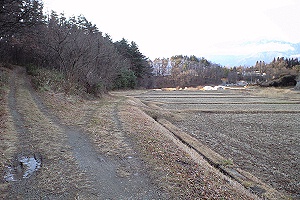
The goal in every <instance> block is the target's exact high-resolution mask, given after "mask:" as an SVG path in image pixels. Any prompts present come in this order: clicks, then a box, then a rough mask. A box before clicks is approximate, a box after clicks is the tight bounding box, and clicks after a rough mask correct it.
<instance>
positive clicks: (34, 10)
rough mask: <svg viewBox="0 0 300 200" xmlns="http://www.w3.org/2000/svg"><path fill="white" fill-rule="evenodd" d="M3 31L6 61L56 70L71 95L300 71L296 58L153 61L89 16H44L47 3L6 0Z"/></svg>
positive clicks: (0, 14) (0, 49)
mask: <svg viewBox="0 0 300 200" xmlns="http://www.w3.org/2000/svg"><path fill="white" fill-rule="evenodd" d="M0 27H1V29H0V55H1V56H0V63H12V64H17V65H24V66H27V68H28V69H29V71H31V73H33V72H35V73H36V71H37V69H43V70H50V71H52V72H53V74H54V75H55V74H57V75H55V76H54V77H53V74H52V76H49V74H47V73H46V74H44V78H43V80H44V79H47V80H48V81H46V82H51V81H53V80H50V79H55V80H58V79H59V80H61V79H63V80H64V82H63V84H62V85H63V90H64V91H65V92H66V93H70V92H72V91H75V90H78V89H79V88H80V89H81V90H83V91H84V92H87V93H91V94H94V95H96V96H99V95H101V94H103V93H105V92H107V91H109V90H113V89H123V88H136V87H143V88H161V87H176V86H179V87H189V86H199V85H217V84H221V83H222V82H223V83H224V82H227V83H236V82H237V81H239V80H246V81H248V82H253V81H254V82H257V81H260V82H261V81H269V80H272V79H276V78H278V77H280V76H282V75H286V74H292V75H294V74H299V71H300V65H299V60H298V59H292V58H277V59H275V58H274V60H273V61H272V62H271V63H269V64H266V63H265V62H263V61H258V62H256V64H255V65H254V66H253V67H250V68H246V67H242V66H239V67H232V68H227V67H223V66H221V65H219V64H215V63H212V62H210V61H208V60H207V59H205V58H203V57H196V56H194V55H192V56H183V55H176V56H172V57H171V58H157V59H154V60H153V61H151V60H149V59H148V58H147V57H146V56H145V55H143V54H142V53H141V52H140V50H139V48H138V45H137V44H136V43H135V42H128V41H127V40H126V39H124V38H123V39H121V40H119V41H115V42H113V41H112V39H111V38H110V36H109V35H108V34H103V33H102V32H101V31H100V30H99V29H98V28H97V26H96V25H94V24H92V23H91V22H90V21H88V20H87V19H86V18H85V17H84V16H77V17H75V16H73V17H69V18H67V17H66V16H65V15H64V14H58V13H56V12H55V11H52V12H51V13H49V14H44V13H43V2H42V1H41V0H2V1H0ZM61 77H63V78H61Z"/></svg>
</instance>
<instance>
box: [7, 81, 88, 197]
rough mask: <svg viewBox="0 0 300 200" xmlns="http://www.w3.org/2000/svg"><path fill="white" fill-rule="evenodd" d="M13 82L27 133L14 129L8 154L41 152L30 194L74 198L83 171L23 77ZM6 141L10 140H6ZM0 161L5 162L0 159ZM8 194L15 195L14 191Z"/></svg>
mask: <svg viewBox="0 0 300 200" xmlns="http://www.w3.org/2000/svg"><path fill="white" fill-rule="evenodd" d="M15 81H16V103H17V104H16V109H17V110H18V112H19V113H20V115H21V116H22V123H23V124H22V125H23V126H24V128H25V130H26V133H25V134H20V133H19V134H16V131H14V132H13V133H14V135H16V136H17V137H18V138H19V140H18V141H14V144H12V143H10V144H8V146H10V147H15V149H14V150H13V151H10V154H12V153H13V154H16V153H22V152H24V151H25V152H27V151H29V152H32V153H38V154H40V155H41V156H42V160H43V161H42V168H41V169H40V170H38V171H37V175H36V178H35V179H33V180H32V181H33V184H31V185H30V191H31V192H30V193H32V194H31V195H33V196H34V195H38V196H39V195H43V194H44V195H46V194H47V195H49V194H51V195H54V196H60V195H67V196H68V197H70V198H73V197H76V196H77V195H78V193H80V190H81V189H82V188H84V187H85V186H84V184H85V183H86V181H85V177H84V175H83V173H81V172H80V171H79V170H78V168H77V164H76V163H75V161H74V158H73V156H72V151H71V149H70V148H69V146H68V145H67V142H66V137H65V135H64V134H63V131H62V130H61V129H60V127H58V126H57V125H55V124H54V123H53V122H52V121H51V120H50V119H49V118H48V117H47V116H45V115H44V114H43V113H42V112H41V111H40V109H39V108H38V107H37V105H36V104H35V102H34V100H33V99H32V96H31V94H30V92H29V91H28V89H27V88H26V87H25V82H24V79H22V78H20V77H18V78H17V79H15ZM6 99H7V98H6ZM16 123H20V122H16ZM11 124H12V123H11ZM6 141H8V142H9V140H7V139H6ZM11 158H12V155H11V157H10V158H9V159H10V160H11ZM1 163H4V162H2V160H1ZM6 163H7V162H6ZM6 189H7V188H6ZM6 189H5V188H4V191H3V193H2V192H1V193H2V194H4V193H6V194H7V191H5V190H6ZM34 193H36V194H34ZM10 195H12V196H14V197H17V196H18V194H17V193H15V194H10Z"/></svg>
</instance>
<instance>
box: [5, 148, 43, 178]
mask: <svg viewBox="0 0 300 200" xmlns="http://www.w3.org/2000/svg"><path fill="white" fill-rule="evenodd" d="M41 166H42V159H41V156H39V155H37V154H34V155H27V156H24V155H22V156H18V157H17V158H16V159H15V160H14V162H13V164H12V165H10V166H7V168H6V172H5V175H4V179H5V181H7V182H13V181H20V180H22V179H26V178H29V177H31V176H32V175H33V174H34V172H36V171H37V170H38V169H39V168H41Z"/></svg>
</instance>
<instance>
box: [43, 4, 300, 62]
mask: <svg viewBox="0 0 300 200" xmlns="http://www.w3.org/2000/svg"><path fill="white" fill-rule="evenodd" d="M44 4H45V10H46V11H47V10H55V11H57V12H58V13H60V12H64V13H65V14H66V15H67V16H71V15H75V16H77V15H79V14H82V15H84V16H85V17H86V18H87V19H88V20H89V21H91V22H92V23H94V24H96V25H97V27H98V28H99V30H100V31H101V32H103V33H108V34H109V35H111V38H112V39H113V41H116V40H120V39H122V38H123V37H124V38H125V39H127V40H128V41H134V42H136V43H137V44H138V46H139V48H140V51H141V52H142V53H143V54H144V55H146V56H147V57H149V58H150V59H154V58H157V57H170V56H173V55H177V54H183V55H196V56H204V57H207V56H209V55H220V54H222V55H223V54H224V55H237V54H240V55H241V54H250V53H256V52H261V51H267V50H285V49H286V50H287V49H289V48H291V47H290V46H289V45H287V44H277V43H268V42H267V43H266V44H261V45H256V44H255V43H253V42H255V41H261V40H264V41H266V40H280V41H286V42H292V43H298V42H300V12H299V11H300V1H298V0H226V1H225V0H84V1H80V0H44Z"/></svg>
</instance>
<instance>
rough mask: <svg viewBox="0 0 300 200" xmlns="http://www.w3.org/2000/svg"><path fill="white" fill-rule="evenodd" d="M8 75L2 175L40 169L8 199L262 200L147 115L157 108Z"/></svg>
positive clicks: (7, 184)
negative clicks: (42, 86)
mask: <svg viewBox="0 0 300 200" xmlns="http://www.w3.org/2000/svg"><path fill="white" fill-rule="evenodd" d="M8 74H9V76H10V79H9V80H10V82H9V85H8V88H9V90H7V92H6V93H5V92H4V94H6V95H4V96H3V98H2V99H1V102H4V104H3V105H1V106H2V107H1V108H2V109H3V110H4V111H3V114H2V115H1V117H2V118H3V117H4V119H6V120H5V123H2V124H5V125H2V126H1V140H3V141H5V142H4V143H2V142H1V144H0V149H1V166H0V167H1V168H0V170H1V173H0V174H4V176H5V175H7V171H8V169H15V170H16V171H17V170H18V169H20V170H19V172H18V173H22V171H24V164H22V162H20V157H22V156H23V157H24V156H27V157H30V156H32V157H34V158H35V159H38V160H40V161H41V166H40V167H39V168H37V169H36V171H35V172H34V173H32V174H31V175H30V176H28V177H26V178H23V177H22V176H21V178H18V179H16V180H15V181H7V180H5V178H3V179H2V181H1V182H0V194H1V196H0V197H1V198H3V199H259V197H258V196H256V195H254V194H252V193H250V192H249V191H248V190H247V189H245V188H244V187H243V186H242V185H241V184H239V183H237V182H236V181H234V180H232V179H231V178H229V177H227V176H225V175H224V174H222V173H221V172H220V171H219V170H217V169H215V168H214V167H212V166H211V165H210V164H209V163H208V162H207V161H206V160H205V159H204V158H203V157H202V156H201V155H200V154H198V153H197V152H196V151H194V150H193V149H190V148H189V147H188V146H187V145H185V144H183V143H182V142H181V141H180V140H178V139H177V138H176V137H174V136H173V135H172V133H171V132H170V131H169V130H168V129H166V128H165V127H163V126H162V125H160V124H159V123H158V122H156V121H155V120H154V119H153V118H152V117H150V116H148V115H147V114H146V113H145V112H144V111H143V110H145V111H146V110H151V108H150V107H148V106H147V105H145V104H143V103H141V102H140V101H138V100H136V99H131V98H127V97H124V96H123V95H122V94H120V93H119V94H118V95H117V96H107V97H105V98H103V99H94V100H85V99H82V98H80V97H76V96H66V95H64V94H56V93H52V92H40V93H36V92H35V91H34V90H33V89H32V87H31V85H30V82H29V80H28V77H27V76H26V75H25V70H24V68H22V67H15V68H14V70H12V71H9V72H8ZM134 93H135V92H134ZM158 114H159V113H158ZM165 114H167V116H170V117H173V118H176V117H177V115H176V114H172V113H165ZM178 117H179V116H178ZM179 118H180V117H179ZM2 130H3V131H2ZM2 151H3V152H2Z"/></svg>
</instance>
